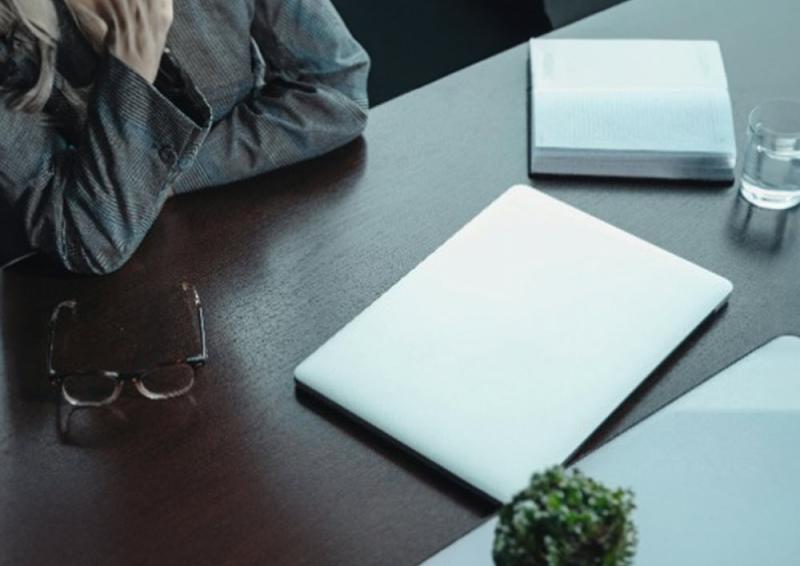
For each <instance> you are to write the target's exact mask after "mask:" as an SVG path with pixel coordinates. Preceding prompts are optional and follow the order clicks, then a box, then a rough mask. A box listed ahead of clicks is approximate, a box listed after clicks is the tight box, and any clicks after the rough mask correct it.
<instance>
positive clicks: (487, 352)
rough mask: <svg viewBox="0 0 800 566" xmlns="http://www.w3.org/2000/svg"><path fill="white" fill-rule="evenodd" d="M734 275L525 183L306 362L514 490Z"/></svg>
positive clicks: (498, 492)
mask: <svg viewBox="0 0 800 566" xmlns="http://www.w3.org/2000/svg"><path fill="white" fill-rule="evenodd" d="M731 289H732V286H731V284H730V282H728V281H727V280H725V279H723V278H721V277H719V276H717V275H715V274H713V273H711V272H709V271H706V270H704V269H702V268H700V267H698V266H696V265H694V264H692V263H689V262H687V261H685V260H683V259H681V258H679V257H676V256H674V255H672V254H670V253H668V252H666V251H664V250H661V249H659V248H657V247H655V246H653V245H651V244H648V243H647V242H644V241H642V240H639V239H637V238H635V237H633V236H631V235H630V234H627V233H625V232H623V231H621V230H619V229H617V228H614V227H613V226H610V225H608V224H606V223H604V222H602V221H600V220H598V219H596V218H594V217H592V216H589V215H587V214H585V213H583V212H580V211H579V210H577V209H575V208H572V207H570V206H568V205H566V204H564V203H562V202H560V201H558V200H556V199H553V198H551V197H548V196H546V195H545V194H543V193H541V192H539V191H536V190H535V189H531V188H530V187H525V186H516V187H512V188H511V189H509V190H508V191H506V192H505V193H504V194H503V195H502V196H500V197H499V198H498V199H497V200H496V201H495V202H494V203H492V204H491V205H490V206H489V207H488V208H486V209H485V210H484V211H483V212H481V213H480V214H479V215H478V216H477V217H476V218H475V219H473V220H472V221H471V222H470V223H468V224H467V225H466V226H465V227H464V228H462V229H461V230H460V231H459V232H458V233H457V234H456V235H455V236H453V237H452V238H451V239H450V240H448V241H447V242H446V243H445V244H444V245H442V246H441V247H440V248H439V249H438V250H436V251H435V252H434V253H433V254H431V255H430V256H429V257H428V258H427V259H425V260H424V261H423V262H422V263H421V264H420V265H418V266H417V267H416V268H415V269H414V270H412V271H411V272H410V273H409V274H408V275H407V276H406V277H404V278H403V279H402V280H401V281H400V282H398V283H397V284H396V285H395V286H394V287H392V288H391V289H390V290H389V291H388V292H387V293H386V294H384V295H383V296H382V297H380V298H379V299H378V300H377V301H376V302H375V303H373V304H372V305H371V306H370V307H368V308H367V309H366V310H365V311H364V312H363V313H361V314H360V315H359V316H358V317H356V318H355V319H354V320H353V321H352V322H351V323H350V324H348V325H347V326H346V327H345V328H343V329H342V330H341V331H339V332H338V333H337V334H336V335H335V336H334V337H333V338H331V339H330V340H329V341H328V342H327V343H326V344H324V345H323V346H322V347H321V348H320V349H319V350H318V351H317V352H316V353H314V354H313V355H311V356H310V357H309V358H308V359H307V360H305V361H304V362H303V363H302V364H300V366H299V367H298V368H297V369H296V371H295V375H296V378H297V381H298V383H300V384H301V385H304V386H306V387H308V388H310V389H312V390H314V391H315V392H316V393H318V394H319V395H321V396H323V397H324V398H326V399H328V400H329V401H331V402H333V403H334V404H336V405H338V406H340V407H341V408H343V409H345V410H346V411H348V412H349V413H351V414H353V415H355V416H357V417H359V418H360V419H362V420H364V421H366V422H367V423H369V424H370V425H373V426H374V427H376V428H378V429H379V430H381V431H383V432H384V433H386V434H388V435H389V436H391V437H393V438H394V439H396V440H397V441H399V442H400V443H402V444H404V445H405V446H407V447H408V448H410V449H411V450H413V451H415V452H417V453H418V454H420V455H422V456H423V457H425V458H427V459H428V460H430V461H432V462H433V463H435V464H437V465H438V466H440V467H442V468H444V469H445V470H447V471H448V472H450V473H452V474H454V475H455V476H456V477H458V478H460V479H461V480H463V481H464V482H466V483H467V484H469V485H470V486H472V487H473V488H475V489H477V490H479V491H481V492H483V493H485V494H488V495H489V496H491V497H493V498H495V499H497V500H500V501H503V500H507V499H509V498H510V497H511V495H512V494H513V493H515V492H516V491H517V490H519V489H520V487H521V486H523V485H525V483H526V482H527V480H528V477H529V476H530V474H531V472H533V471H534V470H538V469H541V468H543V467H545V466H548V465H551V464H555V463H560V462H563V461H564V460H565V459H566V458H567V457H568V456H569V455H570V454H571V453H572V452H573V451H574V450H575V449H576V448H577V447H578V446H579V445H580V444H581V443H582V442H583V441H584V440H585V439H586V438H587V437H588V436H589V435H590V434H591V432H592V431H594V429H595V428H596V427H597V426H598V425H600V424H601V422H602V421H603V420H604V419H606V418H607V417H608V416H609V414H610V413H611V412H612V411H613V410H614V409H615V408H616V407H617V405H619V404H620V402H621V401H623V400H624V399H625V398H626V397H627V396H628V395H629V394H630V393H631V392H632V391H633V389H634V388H635V387H636V386H637V385H639V384H640V383H641V382H642V380H643V379H645V378H646V377H647V376H648V375H649V374H650V373H651V372H652V371H653V370H654V369H655V367H656V366H657V365H658V364H659V363H660V362H661V361H663V360H664V358H665V357H666V356H667V355H668V354H669V353H670V352H671V351H672V350H673V349H674V348H675V347H676V346H677V345H678V344H679V343H680V342H681V341H682V340H684V338H686V337H687V336H688V335H689V334H690V333H691V332H692V330H694V329H695V327H696V326H697V325H698V324H699V323H700V322H701V321H702V320H703V319H705V318H706V317H707V316H708V315H709V314H710V313H711V312H712V311H714V310H715V309H716V308H717V307H719V306H720V305H721V304H722V303H724V302H725V300H726V298H727V297H728V295H729V293H730V291H731Z"/></svg>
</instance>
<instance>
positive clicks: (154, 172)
mask: <svg viewBox="0 0 800 566" xmlns="http://www.w3.org/2000/svg"><path fill="white" fill-rule="evenodd" d="M97 85H98V86H97V87H96V89H95V91H94V92H93V94H92V97H91V100H90V103H89V109H88V118H87V125H86V128H85V129H84V131H83V133H82V136H81V140H80V144H79V145H70V144H69V143H67V142H66V141H65V139H64V138H63V137H62V136H60V135H59V133H58V131H57V130H56V128H55V127H53V125H51V124H47V123H45V122H42V120H41V118H40V117H34V116H31V115H28V114H24V113H20V112H13V111H10V110H8V109H7V108H6V107H5V106H4V105H3V104H2V103H0V126H2V128H3V130H4V131H3V135H2V136H0V160H2V165H0V191H1V192H2V196H3V197H4V198H5V199H6V200H7V202H8V204H9V205H10V206H11V207H13V209H14V210H15V212H16V216H17V217H19V218H21V219H22V220H23V224H24V228H25V233H26V236H27V238H28V241H29V243H30V245H31V246H32V247H34V248H36V249H38V250H41V251H44V252H46V253H49V254H51V255H53V256H55V257H56V258H57V259H58V260H59V261H60V262H61V263H62V264H63V265H64V266H65V267H66V268H67V269H69V270H71V271H74V272H80V273H95V274H102V273H108V272H111V271H114V270H116V269H118V268H120V267H121V266H122V265H123V264H124V263H125V262H126V261H127V260H128V258H129V257H130V256H131V255H132V254H133V252H134V251H135V250H136V248H137V247H138V246H139V244H140V243H141V241H142V239H143V238H144V236H145V234H146V233H147V231H148V230H149V229H150V227H151V225H152V224H153V222H154V221H155V219H156V217H157V216H158V214H159V212H160V210H161V208H162V206H163V204H164V202H165V200H166V199H167V197H168V196H169V194H170V185H171V183H173V182H174V181H175V179H177V178H178V177H179V175H180V174H181V172H182V170H185V169H188V168H189V166H190V164H191V162H192V160H193V159H194V157H195V155H196V154H197V151H198V148H199V146H200V145H201V143H202V141H203V138H204V136H205V135H206V133H207V131H208V127H209V125H210V124H209V122H210V110H209V109H208V106H207V105H205V104H204V103H203V102H202V100H201V99H200V97H199V95H197V96H196V97H195V98H193V99H192V102H193V103H194V106H193V107H191V108H179V107H178V105H176V103H174V102H173V101H170V100H169V99H168V98H166V97H165V96H164V95H163V94H161V92H159V90H158V89H157V88H156V87H154V86H153V85H151V84H149V82H148V81H146V80H145V79H143V78H142V77H141V76H140V75H139V74H137V73H136V72H134V71H133V70H131V69H130V68H129V67H127V66H126V65H125V64H124V63H122V62H121V61H120V60H118V59H117V58H115V57H114V56H111V55H109V56H107V57H106V59H105V61H104V63H103V66H102V70H101V72H100V76H99V77H98V80H97ZM182 102H184V101H181V102H180V103H182Z"/></svg>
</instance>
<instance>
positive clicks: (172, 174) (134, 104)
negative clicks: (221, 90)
mask: <svg viewBox="0 0 800 566" xmlns="http://www.w3.org/2000/svg"><path fill="white" fill-rule="evenodd" d="M169 61H170V62H169V63H168V68H169V71H167V72H177V71H178V70H179V68H178V67H177V64H176V63H174V61H172V60H171V58H170V59H169ZM104 67H105V68H104V69H103V71H101V73H100V77H99V78H98V80H97V83H96V84H97V88H96V89H95V96H96V97H97V104H98V108H99V109H102V108H104V107H105V110H106V112H104V114H105V115H106V117H113V118H112V119H114V120H115V121H116V122H117V123H116V124H115V125H116V127H117V128H119V129H120V130H121V131H126V132H127V133H128V135H127V136H126V139H127V140H128V141H129V142H133V141H135V140H137V139H138V140H142V141H144V142H145V143H146V144H147V145H148V148H147V149H148V150H150V151H153V152H155V153H156V157H157V159H158V160H160V162H161V163H162V165H163V167H164V168H165V169H166V173H167V175H166V181H167V184H169V183H172V182H173V181H174V180H175V178H177V176H179V175H180V174H181V173H182V172H183V171H186V170H189V169H190V168H191V167H192V165H193V163H194V160H195V158H196V157H197V153H198V152H199V150H200V147H201V145H202V143H203V140H204V139H205V137H206V135H207V134H208V131H209V130H210V128H211V124H212V121H213V116H212V111H211V107H210V106H209V105H208V102H207V101H206V100H205V98H204V97H203V95H202V94H201V93H200V92H199V91H197V89H196V88H195V87H194V85H192V84H191V82H190V81H189V79H188V77H186V75H185V74H184V73H182V72H180V73H179V74H178V75H177V77H179V80H180V81H182V82H175V81H174V80H166V79H162V80H161V81H157V84H156V85H151V84H150V83H149V82H147V81H146V80H145V79H144V78H143V77H142V76H141V75H139V74H138V73H137V72H136V71H134V70H133V69H131V68H130V67H128V66H127V65H126V64H125V63H123V62H122V61H120V60H119V59H118V58H117V57H115V56H114V55H112V54H109V55H108V56H107V58H106V61H105V65H104ZM159 86H162V87H163V88H164V91H163V92H162V91H161V90H159V88H158V87H159ZM101 111H102V110H101ZM163 189H164V187H158V192H161V190H163Z"/></svg>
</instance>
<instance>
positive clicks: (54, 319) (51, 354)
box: [47, 300, 78, 379]
mask: <svg viewBox="0 0 800 566" xmlns="http://www.w3.org/2000/svg"><path fill="white" fill-rule="evenodd" d="M77 306H78V303H77V302H76V301H74V300H70V301H62V302H61V303H59V304H58V305H56V308H54V309H53V313H52V314H51V315H50V323H49V324H48V335H49V340H48V344H47V375H48V377H49V378H50V379H53V378H54V377H56V375H57V372H56V370H55V368H54V367H53V360H54V359H55V350H56V326H57V324H58V317H59V316H61V311H63V310H65V309H69V310H71V311H72V312H75V308H76V307H77Z"/></svg>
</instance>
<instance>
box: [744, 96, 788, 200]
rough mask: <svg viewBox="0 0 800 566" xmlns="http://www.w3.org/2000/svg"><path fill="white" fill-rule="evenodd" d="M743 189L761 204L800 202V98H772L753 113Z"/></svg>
mask: <svg viewBox="0 0 800 566" xmlns="http://www.w3.org/2000/svg"><path fill="white" fill-rule="evenodd" d="M740 192H741V194H742V196H743V197H744V198H745V199H746V200H747V201H749V202H751V203H752V204H754V205H756V206H758V207H761V208H770V209H773V210H783V209H786V208H791V207H793V206H796V205H798V204H800V101H795V100H770V101H767V102H764V103H763V104H761V105H760V106H757V107H756V108H755V109H754V110H753V111H752V112H751V113H750V118H749V120H748V127H747V148H746V149H745V155H744V170H743V171H742V180H741V187H740Z"/></svg>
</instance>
